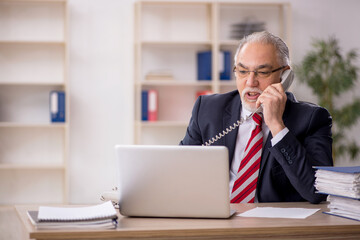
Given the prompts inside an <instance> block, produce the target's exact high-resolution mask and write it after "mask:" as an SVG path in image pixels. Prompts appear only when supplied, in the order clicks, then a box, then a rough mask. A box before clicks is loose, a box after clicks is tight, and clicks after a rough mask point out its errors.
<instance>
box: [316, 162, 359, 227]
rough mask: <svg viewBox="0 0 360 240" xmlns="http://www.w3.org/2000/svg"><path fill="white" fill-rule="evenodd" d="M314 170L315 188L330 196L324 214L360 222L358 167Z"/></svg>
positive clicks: (319, 168)
mask: <svg viewBox="0 0 360 240" xmlns="http://www.w3.org/2000/svg"><path fill="white" fill-rule="evenodd" d="M316 168H317V171H316V174H315V177H316V180H315V188H316V189H317V190H318V191H319V193H323V194H329V195H330V196H329V198H328V200H329V202H330V204H329V205H328V208H329V210H330V211H329V212H325V213H327V214H331V215H336V216H340V217H345V218H350V219H354V220H358V221H360V166H356V167H316Z"/></svg>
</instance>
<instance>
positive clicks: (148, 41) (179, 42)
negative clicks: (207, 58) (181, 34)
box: [140, 40, 212, 46]
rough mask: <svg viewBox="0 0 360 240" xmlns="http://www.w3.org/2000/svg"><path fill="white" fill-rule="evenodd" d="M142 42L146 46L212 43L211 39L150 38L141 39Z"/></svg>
mask: <svg viewBox="0 0 360 240" xmlns="http://www.w3.org/2000/svg"><path fill="white" fill-rule="evenodd" d="M140 43H141V44H142V45H144V46H147V45H149V46H151V45H160V46H163V45H176V46H181V45H211V44H212V41H211V40H204V41H196V40H194V41H191V40H183V41H181V40H179V41H176V40H172V41H156V40H154V41H150V40H145V41H140Z"/></svg>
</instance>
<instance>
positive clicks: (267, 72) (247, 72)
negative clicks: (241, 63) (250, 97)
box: [233, 66, 287, 78]
mask: <svg viewBox="0 0 360 240" xmlns="http://www.w3.org/2000/svg"><path fill="white" fill-rule="evenodd" d="M286 67H287V66H282V67H279V68H276V69H274V70H272V71H266V72H263V73H266V74H269V75H268V76H266V77H270V75H271V74H272V73H274V72H277V71H280V70H281V69H284V68H286ZM236 70H237V69H236V66H234V68H233V72H234V73H236ZM244 72H246V75H244V77H245V76H249V74H250V73H251V72H253V73H254V74H255V77H259V71H258V70H254V71H250V70H244ZM260 72H261V71H260ZM266 77H264V78H266Z"/></svg>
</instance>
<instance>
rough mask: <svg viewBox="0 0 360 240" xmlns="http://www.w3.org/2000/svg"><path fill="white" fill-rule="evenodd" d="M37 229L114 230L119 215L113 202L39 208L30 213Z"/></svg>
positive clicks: (29, 215) (28, 213)
mask: <svg viewBox="0 0 360 240" xmlns="http://www.w3.org/2000/svg"><path fill="white" fill-rule="evenodd" d="M27 215H28V217H29V219H30V222H31V223H32V224H33V225H34V226H35V228H36V229H63V228H64V229H69V228H70V229H77V228H86V229H112V228H116V227H117V214H116V210H115V208H114V206H113V205H112V203H111V201H108V202H105V203H103V204H99V205H95V206H90V207H43V206H41V207H39V211H28V212H27Z"/></svg>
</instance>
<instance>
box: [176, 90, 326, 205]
mask: <svg viewBox="0 0 360 240" xmlns="http://www.w3.org/2000/svg"><path fill="white" fill-rule="evenodd" d="M287 98H288V99H287V102H286V106H285V111H284V114H283V121H284V124H285V126H286V127H287V128H288V129H289V133H287V134H286V135H285V137H284V138H283V139H282V140H281V141H280V142H278V143H277V144H276V145H275V146H273V147H272V146H271V142H270V140H271V138H272V135H271V132H270V133H269V136H268V138H267V141H266V143H265V146H264V148H263V153H262V156H261V166H260V172H259V178H258V185H257V189H256V194H257V198H258V201H259V202H296V201H309V202H311V203H319V202H321V201H323V200H325V198H326V196H325V195H321V194H317V193H315V188H314V181H315V176H314V174H315V171H314V169H313V168H312V167H313V166H331V165H332V164H333V161H332V137H331V126H332V119H331V116H330V114H329V112H328V111H327V110H326V109H324V108H321V107H319V106H317V105H315V104H311V103H305V102H298V101H297V100H296V99H295V97H294V95H293V94H291V93H287ZM240 109H241V100H240V96H239V93H238V91H237V90H235V91H232V92H229V93H225V94H214V95H207V96H200V97H199V98H198V99H197V101H196V103H195V105H194V108H193V111H192V117H191V119H190V123H189V126H188V128H187V132H186V135H185V137H184V139H183V140H182V141H181V142H180V144H181V145H202V144H203V143H205V142H206V141H208V140H209V139H211V138H212V137H214V136H215V135H217V134H218V133H219V132H222V131H223V129H226V128H227V127H229V126H230V125H232V124H233V123H234V122H236V120H238V119H240ZM237 134H238V128H237V129H236V130H233V131H232V132H231V133H229V134H228V135H226V136H225V137H224V138H222V139H220V140H218V141H217V142H215V143H214V144H213V145H214V146H215V145H223V146H226V147H227V148H228V150H229V162H230V165H229V166H231V161H232V159H233V155H234V150H235V144H236V136H237Z"/></svg>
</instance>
